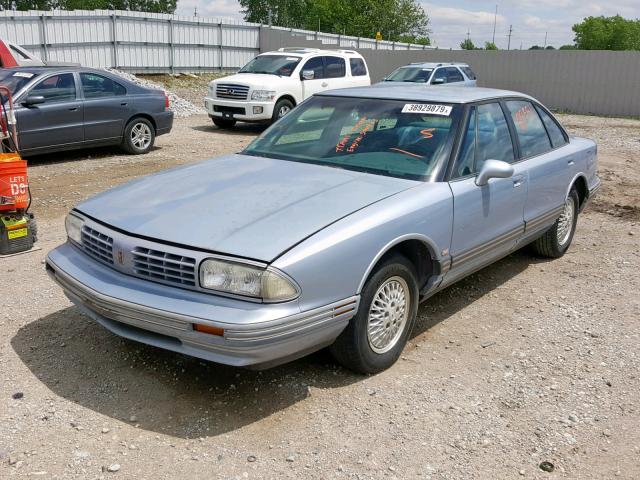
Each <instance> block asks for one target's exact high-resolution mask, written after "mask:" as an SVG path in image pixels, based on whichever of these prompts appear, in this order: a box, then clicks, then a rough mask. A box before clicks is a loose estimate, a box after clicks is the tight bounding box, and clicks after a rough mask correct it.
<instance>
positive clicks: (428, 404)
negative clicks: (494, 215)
mask: <svg viewBox="0 0 640 480" xmlns="http://www.w3.org/2000/svg"><path fill="white" fill-rule="evenodd" d="M561 119H562V120H563V121H564V123H565V124H566V125H567V126H569V128H570V129H571V130H572V132H574V133H576V134H586V135H591V136H593V137H595V138H597V139H598V140H600V164H601V172H602V176H603V179H604V181H605V183H604V188H603V189H602V193H601V195H600V197H599V198H598V200H597V201H596V202H595V203H594V204H592V205H591V206H590V207H589V208H588V209H587V210H586V211H585V212H584V213H583V215H581V217H580V219H579V222H578V230H577V233H576V236H575V238H574V244H573V245H572V247H571V249H570V251H569V252H568V253H567V255H565V256H564V257H563V258H562V259H559V260H554V261H546V260H541V259H537V258H534V257H532V256H530V255H529V254H527V253H526V252H517V253H515V254H513V255H511V256H509V257H507V258H505V259H504V260H502V261H500V262H498V263H496V264H494V265H492V266H490V267H487V268H485V269H484V270H482V271H480V272H478V273H477V274H475V275H473V276H471V277H470V278H468V279H466V280H464V281H462V282H460V283H459V284H457V285H455V286H453V287H451V288H449V289H447V290H445V291H443V292H441V293H440V294H438V295H437V296H435V297H433V298H432V299H430V300H429V301H428V302H427V303H426V304H425V305H423V306H422V308H421V309H420V311H419V320H418V324H417V327H416V329H415V332H414V336H413V338H412V340H411V342H410V345H409V346H408V347H407V348H406V350H405V352H404V354H403V357H402V360H400V361H399V362H398V363H397V364H396V365H395V366H394V367H393V368H391V369H389V370H388V371H386V372H383V373H381V374H379V375H376V376H371V377H362V376H357V375H354V374H352V373H350V372H349V371H347V370H345V369H342V368H340V367H339V366H337V365H336V364H335V363H334V362H333V361H332V360H331V359H330V358H329V357H328V356H327V355H326V353H324V352H319V353H317V354H314V355H312V356H310V357H308V358H305V359H302V360H299V361H296V362H294V363H291V364H288V365H285V366H282V367H278V368H275V369H272V370H268V371H264V372H252V371H246V370H239V369H234V368H230V367H225V366H220V365H216V364H211V363H206V362H202V361H199V360H197V359H193V358H189V357H186V356H181V355H177V354H173V353H170V352H166V351H162V350H159V349H156V348H153V347H148V346H144V345H141V344H137V343H134V342H131V341H127V340H124V339H121V338H119V337H116V336H115V335H112V334H111V333H109V332H107V331H106V330H104V329H102V328H100V327H98V326H96V325H95V324H94V323H93V322H91V321H90V320H88V319H87V318H85V317H84V316H82V315H80V314H79V312H78V311H77V309H76V308H74V307H72V306H71V304H70V303H69V301H68V300H67V299H66V298H65V297H64V296H63V294H62V292H61V291H60V289H59V288H58V287H57V286H56V285H54V284H53V283H52V282H51V281H50V280H49V279H48V278H47V276H46V275H45V273H44V271H43V265H42V262H43V259H44V256H45V253H46V252H47V251H48V250H49V249H51V248H53V247H54V246H56V245H57V244H59V243H60V242H62V241H63V240H64V228H63V218H64V214H65V213H66V211H67V210H68V209H69V208H70V207H71V206H72V205H74V204H76V203H77V202H78V201H80V200H82V199H83V198H86V197H88V196H89V195H92V194H93V193H95V192H98V191H101V190H104V189H105V188H108V187H110V186H112V185H116V184H119V183H121V182H124V181H127V180H130V179H132V178H134V177H137V176H139V175H142V174H146V173H149V172H153V171H157V170H160V169H164V168H168V167H171V166H175V165H180V164H185V163H190V162H195V161H198V160H202V159H204V158H207V157H209V156H215V155H219V154H223V153H228V152H233V151H237V150H239V149H240V148H241V147H242V146H243V145H245V144H246V143H247V142H248V141H249V140H251V139H252V138H254V137H255V135H256V134H257V133H259V132H260V131H261V128H260V127H255V126H241V127H240V128H238V129H236V130H235V131H233V132H222V131H219V130H216V129H215V128H214V127H213V126H212V125H211V123H210V121H209V119H208V118H207V117H206V116H202V115H196V116H191V117H188V118H184V119H178V120H177V121H176V124H175V128H174V131H173V132H172V133H171V134H170V135H167V136H163V137H159V139H158V142H157V146H156V148H155V149H154V150H153V151H152V152H151V153H150V154H148V155H145V156H139V157H133V156H125V155H122V154H121V153H120V152H119V151H118V150H115V149H97V150H91V151H85V152H75V153H65V154H57V155H52V156H49V157H47V158H46V159H37V158H34V159H33V161H32V162H31V167H30V174H31V183H32V188H33V194H34V200H35V202H34V205H35V206H34V211H35V213H36V215H37V217H38V220H39V224H40V230H41V241H40V243H39V246H40V247H41V248H42V250H40V251H37V252H33V253H29V254H27V255H22V256H16V257H12V258H8V259H4V260H0V262H1V263H0V281H1V282H2V283H1V284H2V286H3V294H2V307H3V308H2V313H0V328H2V331H3V332H4V334H3V336H2V339H1V340H0V381H1V382H2V389H1V390H0V392H1V394H0V478H34V477H35V478H78V479H85V478H86V479H96V478H106V479H109V478H114V479H115V478H141V479H145V478H148V479H159V478H160V479H164V478H194V479H195V478H203V479H204V478H207V479H212V478H220V479H230V478H253V479H272V478H273V479H276V478H278V479H279V478H296V479H300V478H314V479H316V478H317V479H321V478H322V479H329V478H331V479H333V478H336V479H341V478H345V479H347V478H351V479H383V478H384V479H387V478H388V479H396V478H397V479H413V478H425V479H428V478H431V479H493V478H500V479H509V478H535V479H557V478H572V479H573V478H576V479H610V478H625V479H637V478H640V428H639V427H638V426H639V425H640V379H639V373H638V372H639V371H640V347H639V345H640V338H639V333H638V313H639V311H640V298H639V295H638V291H639V290H640V280H639V275H638V272H639V267H640V254H639V246H640V242H639V238H640V228H639V223H638V222H640V214H639V211H638V205H639V204H640V201H639V200H640V178H639V173H638V172H639V171H638V168H637V159H638V157H639V155H638V154H639V153H640V143H639V142H638V140H639V139H640V122H637V121H629V120H619V119H601V118H597V117H578V116H561ZM542 462H550V464H551V466H549V469H551V468H553V471H552V472H546V471H543V470H542V469H541V468H540V465H541V463H542ZM544 465H546V464H544Z"/></svg>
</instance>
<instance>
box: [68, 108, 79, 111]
mask: <svg viewBox="0 0 640 480" xmlns="http://www.w3.org/2000/svg"><path fill="white" fill-rule="evenodd" d="M69 111H70V112H77V111H78V107H71V108H69Z"/></svg>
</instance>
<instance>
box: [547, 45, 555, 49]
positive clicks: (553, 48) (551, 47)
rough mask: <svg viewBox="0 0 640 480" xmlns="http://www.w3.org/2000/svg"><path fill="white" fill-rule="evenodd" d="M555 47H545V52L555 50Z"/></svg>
mask: <svg viewBox="0 0 640 480" xmlns="http://www.w3.org/2000/svg"><path fill="white" fill-rule="evenodd" d="M555 49H556V47H554V46H553V45H547V47H546V48H545V50H555Z"/></svg>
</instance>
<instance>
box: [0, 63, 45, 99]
mask: <svg viewBox="0 0 640 480" xmlns="http://www.w3.org/2000/svg"><path fill="white" fill-rule="evenodd" d="M35 76H36V73H34V72H28V71H25V70H12V69H0V85H4V86H5V87H7V88H8V89H9V91H10V92H11V95H15V94H16V93H18V92H19V91H20V89H21V88H22V87H24V86H25V85H26V84H27V83H29V82H30V81H31V80H32V79H33V78H34V77H35Z"/></svg>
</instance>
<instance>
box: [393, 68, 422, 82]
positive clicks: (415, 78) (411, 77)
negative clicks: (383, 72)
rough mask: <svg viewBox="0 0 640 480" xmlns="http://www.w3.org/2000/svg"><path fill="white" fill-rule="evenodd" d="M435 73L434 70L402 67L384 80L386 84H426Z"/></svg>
mask: <svg viewBox="0 0 640 480" xmlns="http://www.w3.org/2000/svg"><path fill="white" fill-rule="evenodd" d="M431 72H433V68H422V67H400V68H399V69H397V70H395V71H393V72H392V73H391V75H389V76H388V77H387V78H385V79H384V81H385V82H415V83H426V82H427V81H428V80H429V77H430V76H431Z"/></svg>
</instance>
